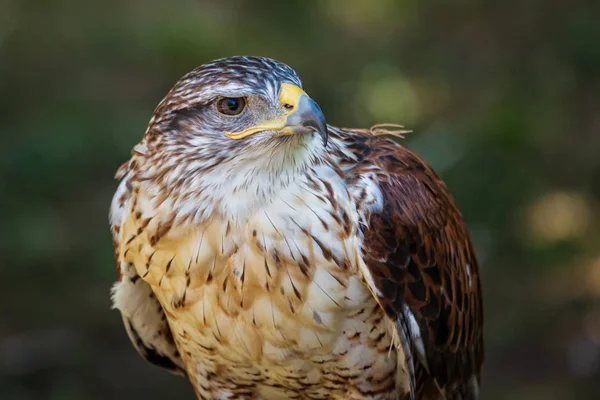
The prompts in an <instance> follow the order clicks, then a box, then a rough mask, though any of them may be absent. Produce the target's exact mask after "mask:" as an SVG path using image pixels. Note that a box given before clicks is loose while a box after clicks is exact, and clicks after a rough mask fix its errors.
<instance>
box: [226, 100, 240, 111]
mask: <svg viewBox="0 0 600 400" xmlns="http://www.w3.org/2000/svg"><path fill="white" fill-rule="evenodd" d="M239 106H240V103H239V102H238V101H237V99H227V108H229V109H230V110H231V111H235V110H236V109H237V108H238V107H239Z"/></svg>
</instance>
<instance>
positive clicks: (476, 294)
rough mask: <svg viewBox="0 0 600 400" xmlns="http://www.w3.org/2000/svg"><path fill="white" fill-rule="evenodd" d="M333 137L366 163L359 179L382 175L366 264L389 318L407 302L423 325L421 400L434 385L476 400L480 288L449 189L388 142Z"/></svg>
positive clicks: (343, 134) (344, 133) (357, 168)
mask: <svg viewBox="0 0 600 400" xmlns="http://www.w3.org/2000/svg"><path fill="white" fill-rule="evenodd" d="M336 133H337V134H334V135H332V136H334V137H335V136H337V137H338V138H339V139H341V140H344V141H346V142H349V147H350V148H354V149H356V157H357V158H359V159H360V158H362V161H361V162H358V163H357V164H356V165H354V167H353V168H352V170H351V173H352V174H353V175H354V176H355V177H360V176H363V175H364V173H365V172H366V170H367V169H372V166H373V165H375V166H377V167H379V168H380V171H381V172H380V173H378V174H377V175H376V176H377V184H378V185H379V186H380V188H381V191H382V193H383V207H382V209H381V210H380V211H378V212H373V213H372V214H370V216H369V218H368V226H366V227H364V229H363V234H364V244H363V252H364V259H365V262H366V264H367V267H368V269H369V271H370V273H371V275H372V277H373V281H374V283H375V285H376V289H377V290H378V291H379V292H380V293H381V294H382V295H381V296H379V298H378V301H379V303H380V304H381V306H382V307H383V308H384V310H385V312H386V314H387V315H388V317H390V318H392V319H393V320H401V319H403V313H402V312H403V311H402V310H403V305H404V304H406V305H408V307H409V309H410V311H411V312H412V314H413V315H414V317H415V319H416V321H417V323H418V325H419V328H420V331H421V335H422V338H423V342H424V346H425V360H423V361H424V362H420V361H418V360H417V359H416V358H415V360H414V362H415V363H416V364H417V365H416V377H415V379H416V381H417V382H416V390H417V398H422V396H424V394H425V392H429V393H431V391H432V388H433V389H438V388H439V390H441V391H442V393H443V394H445V397H446V398H447V399H453V398H461V399H473V398H476V397H477V390H478V388H477V387H473V386H474V385H476V386H478V382H479V374H480V369H481V365H482V362H483V356H484V355H483V334H482V325H483V308H482V301H481V286H480V282H479V272H478V265H477V259H476V257H475V252H474V249H473V245H472V242H471V239H470V237H469V233H468V231H467V228H466V226H465V223H464V221H463V219H462V216H461V214H460V212H459V211H458V209H457V207H456V205H455V203H454V201H453V199H452V197H451V195H450V193H449V192H448V189H447V188H446V185H445V184H444V183H443V182H442V181H441V179H440V178H439V176H438V175H437V174H436V173H435V172H434V171H433V169H432V168H431V167H430V166H429V165H427V163H425V161H423V160H422V159H421V158H419V157H418V156H417V155H416V154H414V153H413V152H412V151H410V150H408V149H407V148H405V147H403V146H401V145H399V144H397V143H395V142H393V141H391V140H389V139H385V138H382V137H377V136H370V137H367V138H366V137H365V135H366V133H365V132H364V131H363V130H359V131H352V130H339V131H336ZM365 147H366V148H368V149H369V154H368V157H364V155H365V151H364V148H365ZM469 274H470V275H469ZM424 364H426V365H424ZM461 396H462V397H461Z"/></svg>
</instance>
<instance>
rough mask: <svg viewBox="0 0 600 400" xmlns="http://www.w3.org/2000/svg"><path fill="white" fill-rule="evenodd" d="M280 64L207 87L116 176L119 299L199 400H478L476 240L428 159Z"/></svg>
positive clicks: (171, 97) (265, 63) (153, 349)
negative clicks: (331, 116)
mask: <svg viewBox="0 0 600 400" xmlns="http://www.w3.org/2000/svg"><path fill="white" fill-rule="evenodd" d="M384 136H385V135H383V136H382V135H375V134H373V132H371V131H369V130H361V129H343V128H336V127H333V126H329V125H327V124H326V122H325V118H324V116H323V113H322V111H321V109H320V108H319V106H318V105H317V103H315V102H314V101H313V100H312V99H311V98H310V97H309V96H308V95H307V94H306V92H304V90H303V89H302V83H301V81H300V79H299V78H298V75H297V74H296V72H295V71H294V70H292V69H291V68H290V67H288V66H287V65H285V64H283V63H281V62H278V61H275V60H272V59H268V58H260V57H232V58H226V59H220V60H217V61H214V62H211V63H208V64H205V65H202V66H200V67H199V68H197V69H195V70H193V71H192V72H190V73H188V74H187V75H185V76H184V77H183V78H182V79H181V80H179V81H178V82H177V83H176V84H175V86H174V87H173V88H172V89H171V91H170V92H169V93H168V94H167V96H166V97H165V98H164V99H163V100H162V102H161V103H160V104H159V105H158V107H157V108H156V110H155V112H154V115H153V116H152V119H151V120H150V123H149V125H148V128H147V130H146V133H145V135H144V137H143V139H142V141H141V142H140V143H139V144H137V145H136V146H135V147H134V148H133V150H132V157H131V160H130V161H129V162H127V163H126V164H124V165H123V166H122V167H121V168H120V169H119V170H118V172H117V178H118V179H120V184H119V186H118V189H117V191H116V194H115V196H114V199H113V201H112V204H111V212H110V223H111V227H112V234H113V239H114V249H115V256H116V261H117V270H118V282H117V283H116V284H115V285H114V288H113V293H112V296H113V297H112V298H113V302H114V307H115V308H117V309H119V310H120V312H121V314H122V317H123V322H124V324H125V329H126V330H127V333H128V335H129V337H130V339H131V342H132V343H133V345H134V346H135V348H136V349H137V351H138V352H139V353H140V354H141V355H142V356H143V357H144V358H145V359H147V360H148V361H150V362H151V363H154V364H157V365H159V366H161V367H164V368H166V369H168V370H170V371H173V372H175V373H179V374H182V375H185V376H187V378H188V379H189V380H190V382H191V384H192V385H193V387H194V390H195V393H196V395H197V396H198V398H199V399H344V400H346V399H448V400H450V399H462V400H467V399H477V398H478V393H479V383H480V369H481V365H482V362H483V336H482V323H483V311H482V303H481V288H480V281H479V274H478V266H477V260H476V256H475V252H474V249H473V245H472V243H471V240H470V238H469V233H468V232H467V228H466V227H465V224H464V222H463V220H462V217H461V215H460V213H459V211H458V209H457V207H456V205H455V203H454V201H453V200H452V198H451V195H450V194H449V192H448V189H447V188H446V186H445V184H444V183H443V182H442V181H441V179H440V178H439V176H438V175H437V174H436V173H435V172H434V171H433V170H432V168H431V167H430V166H429V165H427V163H425V161H423V160H422V159H421V158H419V156H417V155H416V154H415V153H413V152H411V151H410V150H408V149H407V148H406V147H403V146H401V145H400V144H398V143H396V142H395V141H393V140H391V139H389V138H386V137H384Z"/></svg>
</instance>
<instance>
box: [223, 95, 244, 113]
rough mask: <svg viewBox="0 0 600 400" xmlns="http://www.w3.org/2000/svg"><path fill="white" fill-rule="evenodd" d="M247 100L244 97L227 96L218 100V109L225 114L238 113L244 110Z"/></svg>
mask: <svg viewBox="0 0 600 400" xmlns="http://www.w3.org/2000/svg"><path fill="white" fill-rule="evenodd" d="M245 106H246V100H245V99H244V98H243V97H225V98H222V99H221V100H219V101H218V102H217V110H219V112H220V113H221V114H225V115H237V114H239V113H241V112H242V111H244V107H245Z"/></svg>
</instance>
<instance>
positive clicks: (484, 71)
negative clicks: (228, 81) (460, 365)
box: [0, 0, 600, 400]
mask: <svg viewBox="0 0 600 400" xmlns="http://www.w3.org/2000/svg"><path fill="white" fill-rule="evenodd" d="M599 18H600V2H592V1H586V0H572V1H566V0H556V1H552V2H550V1H542V0H539V1H535V0H529V1H520V0H507V1H502V2H500V1H498V2H492V1H481V0H460V1H453V2H444V1H428V2H423V1H419V0H407V1H393V0H378V1H374V0H368V1H367V0H346V1H341V0H340V1H325V0H323V1H296V0H286V1H285V2H275V1H265V0H261V1H250V0H248V1H232V0H218V1H216V0H215V1H192V0H177V1H171V2H167V1H159V0H128V1H121V0H103V1H98V0H96V1H87V2H84V1H80V0H55V1H34V0H0V213H1V215H0V227H1V229H0V310H1V311H0V397H1V398H2V399H15V400H29V399H52V400H54V399H61V400H62V399H66V400H69V399H81V400H87V399H124V400H125V399H127V400H130V399H138V398H143V399H146V400H152V399H192V398H193V395H192V392H191V390H190V388H189V387H188V384H187V382H186V381H185V380H184V379H182V378H178V377H172V376H170V375H168V374H166V373H164V372H163V371H162V370H159V369H158V368H155V367H152V366H150V365H149V364H146V363H145V362H144V361H142V360H141V359H140V358H139V357H138V355H137V354H136V353H135V351H134V349H133V347H132V346H131V345H130V344H129V341H128V339H127V337H126V334H125V331H124V329H123V327H122V324H121V321H120V316H119V314H118V313H117V312H116V311H111V310H110V301H109V289H110V287H111V284H112V282H113V281H114V280H115V266H114V261H113V259H112V249H111V242H110V236H109V232H108V226H107V212H108V206H109V201H110V198H111V195H112V193H113V191H114V190H115V187H116V182H115V181H114V180H113V179H112V177H113V174H114V172H115V170H116V169H117V168H118V166H119V165H120V164H121V163H122V162H124V161H125V160H126V159H127V158H128V156H129V151H130V149H131V147H132V146H133V145H134V144H135V143H137V142H138V141H139V140H140V138H141V136H142V134H143V132H144V130H145V127H146V124H147V121H148V120H149V118H150V116H151V114H152V111H153V109H154V107H155V105H156V104H157V103H158V102H159V101H160V99H161V98H162V96H163V95H164V94H165V93H166V92H167V90H168V89H169V88H170V86H171V85H172V84H173V83H174V82H175V81H176V80H177V79H178V78H179V77H180V76H181V75H183V74H184V73H185V72H187V71H188V70H190V69H192V68H194V67H196V66H197V65H199V64H202V63H204V62H206V61H209V60H211V59H214V58H219V57H224V56H230V55H236V54H246V55H248V54H249V55H264V56H270V57H274V58H277V59H279V60H281V61H284V62H286V63H288V64H289V65H291V66H292V67H293V68H295V69H296V70H297V71H298V73H299V74H300V76H301V77H302V78H303V80H304V83H305V87H306V88H307V90H308V92H309V93H310V94H311V95H312V97H313V98H315V99H316V100H317V101H318V102H319V103H320V105H321V107H322V108H323V110H324V112H325V114H326V115H327V117H328V122H329V123H331V124H334V125H341V126H351V127H369V126H371V125H373V124H375V123H379V122H393V123H402V124H404V125H405V126H407V127H408V128H410V129H413V130H414V133H412V134H410V135H409V136H408V137H407V138H406V139H405V144H406V145H407V146H409V147H411V148H413V149H414V150H416V151H417V152H419V153H420V154H421V155H422V156H423V157H424V158H425V159H426V160H428V161H429V162H430V163H431V164H432V165H433V166H434V167H435V168H436V169H437V170H438V171H439V172H440V173H441V175H442V176H443V177H444V179H445V180H446V181H447V183H448V186H449V187H450V189H451V191H452V192H453V194H454V195H455V197H456V200H457V202H458V204H459V206H460V208H461V210H462V211H463V214H464V217H465V219H466V221H467V222H468V225H469V228H470V231H471V233H472V236H473V239H474V242H475V244H476V247H477V251H478V255H479V259H480V264H481V269H482V275H483V288H484V303H485V315H486V319H485V337H486V348H487V354H486V363H485V370H484V377H483V392H482V394H483V396H482V398H483V399H492V400H494V399H516V400H521V399H547V400H552V399H597V398H600V223H599V222H600V154H599V153H600V96H599V93H600V76H599V75H600V23H598V20H599Z"/></svg>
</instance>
